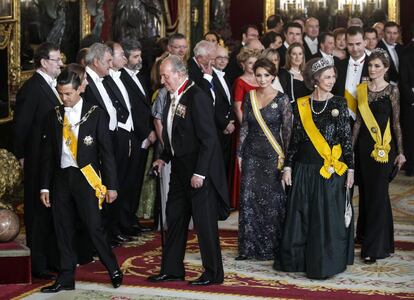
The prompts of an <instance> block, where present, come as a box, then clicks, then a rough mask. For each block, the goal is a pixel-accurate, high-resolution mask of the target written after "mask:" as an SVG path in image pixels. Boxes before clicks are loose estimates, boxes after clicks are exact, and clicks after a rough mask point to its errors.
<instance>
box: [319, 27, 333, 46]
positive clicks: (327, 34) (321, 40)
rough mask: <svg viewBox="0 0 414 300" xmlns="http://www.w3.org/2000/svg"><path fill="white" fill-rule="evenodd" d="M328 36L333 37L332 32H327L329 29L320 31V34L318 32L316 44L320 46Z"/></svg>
mask: <svg viewBox="0 0 414 300" xmlns="http://www.w3.org/2000/svg"><path fill="white" fill-rule="evenodd" d="M328 36H330V37H333V38H334V35H333V33H332V32H329V31H325V32H321V34H319V36H318V45H319V46H320V45H322V44H323V43H325V41H326V38H327V37H328Z"/></svg>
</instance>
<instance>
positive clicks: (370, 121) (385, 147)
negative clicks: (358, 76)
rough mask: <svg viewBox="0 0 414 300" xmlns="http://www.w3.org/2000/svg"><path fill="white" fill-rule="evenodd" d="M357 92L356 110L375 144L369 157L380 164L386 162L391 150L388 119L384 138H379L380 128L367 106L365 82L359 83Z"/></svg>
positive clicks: (366, 86)
mask: <svg viewBox="0 0 414 300" xmlns="http://www.w3.org/2000/svg"><path fill="white" fill-rule="evenodd" d="M357 92H358V109H359V112H360V113H361V117H362V119H363V120H364V123H365V125H366V126H367V128H368V131H369V133H370V134H371V137H372V139H373V140H374V142H375V145H374V149H373V150H372V152H371V157H372V158H373V159H375V161H377V162H380V163H387V162H388V153H389V152H390V150H391V146H390V142H391V139H392V138H391V129H390V119H389V118H388V122H387V126H386V128H385V132H384V136H381V128H380V127H379V125H378V123H377V120H375V117H374V115H373V114H372V111H371V109H370V108H369V104H368V85H367V83H366V82H364V83H361V84H359V85H358V87H357Z"/></svg>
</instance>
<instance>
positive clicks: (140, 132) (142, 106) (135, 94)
mask: <svg viewBox="0 0 414 300" xmlns="http://www.w3.org/2000/svg"><path fill="white" fill-rule="evenodd" d="M121 80H122V82H123V83H124V86H125V88H126V90H127V92H128V96H129V101H130V103H131V116H132V122H133V123H134V132H135V134H136V135H137V138H138V141H140V142H141V141H143V140H145V139H146V138H147V137H148V135H149V134H150V132H151V130H152V116H151V106H150V99H149V97H148V96H146V95H149V94H148V90H147V89H146V88H145V86H144V84H143V82H142V81H141V80H140V78H138V80H140V82H141V84H142V86H143V88H144V91H145V93H146V95H144V94H143V93H142V92H141V90H140V89H139V87H138V86H137V85H136V83H135V82H134V80H133V79H132V78H131V76H130V75H129V74H128V72H127V71H126V70H124V69H121Z"/></svg>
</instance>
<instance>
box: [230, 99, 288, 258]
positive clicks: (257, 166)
mask: <svg viewBox="0 0 414 300" xmlns="http://www.w3.org/2000/svg"><path fill="white" fill-rule="evenodd" d="M243 105H244V109H243V111H244V113H243V123H242V126H241V130H240V148H239V151H238V154H239V156H240V157H241V158H242V168H241V173H242V174H241V190H240V210H239V255H244V256H247V257H248V258H254V259H259V260H271V259H274V255H275V253H277V252H278V250H279V243H280V239H281V236H282V231H283V223H284V218H285V202H286V197H285V192H284V191H283V188H282V185H281V182H280V172H279V171H278V170H277V162H278V155H277V153H276V152H275V150H274V149H273V147H272V146H271V144H270V143H269V141H268V139H267V137H266V136H265V134H264V133H263V131H262V129H261V127H260V125H259V123H258V122H257V121H256V119H255V117H254V114H253V111H252V106H251V100H250V95H248V96H247V97H246V100H245V102H244V103H243ZM260 112H261V114H262V117H263V119H264V121H265V122H266V124H267V126H268V127H269V129H270V131H271V132H272V134H273V136H274V137H275V138H276V140H277V142H278V144H279V145H281V146H282V148H283V149H285V148H286V147H287V145H288V142H289V139H290V134H291V123H292V110H291V105H290V103H289V98H288V97H287V96H286V95H285V94H283V93H280V92H279V93H278V94H277V95H276V97H275V98H274V99H273V100H272V101H270V103H269V104H268V105H266V106H265V107H263V108H262V109H261V110H260Z"/></svg>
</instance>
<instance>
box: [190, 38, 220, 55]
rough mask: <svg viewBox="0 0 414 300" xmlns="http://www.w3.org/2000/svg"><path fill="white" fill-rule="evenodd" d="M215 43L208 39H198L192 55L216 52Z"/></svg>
mask: <svg viewBox="0 0 414 300" xmlns="http://www.w3.org/2000/svg"><path fill="white" fill-rule="evenodd" d="M216 47H217V46H216V44H214V43H212V42H209V41H205V40H202V41H199V42H198V43H197V44H196V45H195V47H194V50H193V51H194V56H196V57H197V56H207V55H209V54H214V53H215V52H216Z"/></svg>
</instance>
